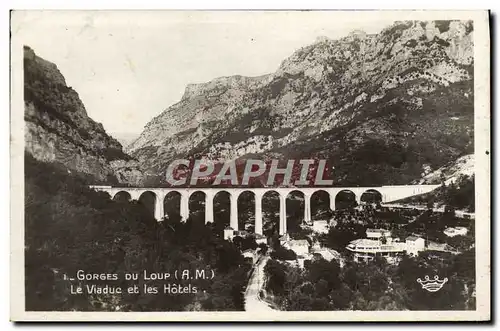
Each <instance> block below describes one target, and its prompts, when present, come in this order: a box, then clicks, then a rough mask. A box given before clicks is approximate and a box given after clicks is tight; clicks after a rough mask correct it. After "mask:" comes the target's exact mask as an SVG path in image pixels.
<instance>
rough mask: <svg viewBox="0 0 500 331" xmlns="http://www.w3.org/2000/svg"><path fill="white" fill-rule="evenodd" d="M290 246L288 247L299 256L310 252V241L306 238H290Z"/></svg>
mask: <svg viewBox="0 0 500 331" xmlns="http://www.w3.org/2000/svg"><path fill="white" fill-rule="evenodd" d="M288 247H289V248H288V249H291V250H292V251H294V252H295V254H297V256H305V255H307V254H309V243H308V242H307V240H305V239H300V240H290V241H289V242H288Z"/></svg>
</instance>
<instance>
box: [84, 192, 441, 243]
mask: <svg viewBox="0 0 500 331" xmlns="http://www.w3.org/2000/svg"><path fill="white" fill-rule="evenodd" d="M90 187H91V188H93V189H94V190H96V191H104V192H107V193H108V194H109V195H110V196H111V198H112V199H114V198H115V196H116V195H117V194H119V193H122V192H126V193H128V194H129V195H130V199H132V200H139V198H140V197H141V195H143V194H144V193H146V192H150V193H152V194H153V196H154V197H155V203H154V217H155V218H156V219H157V220H161V219H162V218H163V217H164V216H165V211H164V203H163V202H164V199H165V197H166V196H167V195H168V194H169V193H171V192H177V193H178V194H180V197H181V203H180V215H181V217H182V219H184V220H185V219H187V218H188V217H189V197H190V196H191V195H192V194H194V193H197V192H202V193H204V194H205V222H206V223H208V222H213V221H214V210H213V201H214V197H215V195H216V194H217V193H219V192H227V193H228V194H229V196H230V203H231V210H230V226H231V228H233V229H234V230H238V197H239V196H240V194H242V193H243V192H252V193H253V194H254V195H255V233H258V234H262V198H263V196H264V195H265V194H266V193H268V192H276V193H278V194H279V200H280V209H279V216H280V217H279V219H280V223H279V233H280V234H284V233H286V198H287V196H288V195H289V194H290V193H292V192H301V193H302V194H303V195H304V220H305V221H306V222H308V221H310V220H311V196H312V195H313V194H314V193H316V192H319V191H324V192H326V193H328V195H329V197H330V208H331V210H335V198H336V197H337V194H339V193H340V192H342V191H348V192H351V193H352V194H354V196H355V199H356V202H357V203H358V204H359V203H360V202H361V196H362V195H363V193H365V192H374V191H376V192H378V193H380V194H381V196H382V203H387V202H391V201H395V200H399V199H403V198H406V197H410V196H413V195H417V194H423V193H427V192H430V191H432V190H434V189H435V188H437V187H439V185H397V186H380V187H286V188H284V187H279V188H149V187H140V188H139V187H113V186H98V185H92V186H90Z"/></svg>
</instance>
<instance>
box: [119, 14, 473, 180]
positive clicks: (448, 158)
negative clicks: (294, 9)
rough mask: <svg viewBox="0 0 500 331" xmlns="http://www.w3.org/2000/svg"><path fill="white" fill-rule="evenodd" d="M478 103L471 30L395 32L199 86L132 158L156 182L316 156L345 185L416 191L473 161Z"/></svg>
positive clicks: (320, 44) (426, 25)
mask: <svg viewBox="0 0 500 331" xmlns="http://www.w3.org/2000/svg"><path fill="white" fill-rule="evenodd" d="M473 97H474V96H473V26H472V22H467V21H424V22H420V21H404V22H395V23H394V24H393V25H391V26H389V27H387V28H385V29H384V30H383V31H381V32H380V33H379V34H373V35H368V34H366V33H364V32H360V31H355V32H353V33H351V34H350V35H348V36H346V37H344V38H341V39H339V40H331V39H328V38H320V39H318V40H317V42H315V43H314V44H312V45H309V46H306V47H303V48H301V49H299V50H297V51H296V52H295V53H293V54H292V55H291V56H290V57H289V58H287V59H285V60H284V61H283V62H282V64H281V65H280V66H279V68H278V69H277V70H276V72H274V73H271V74H269V75H265V76H261V77H242V76H232V77H221V78H217V79H214V80H213V81H210V82H208V83H205V84H193V85H189V86H187V88H186V91H185V93H184V96H183V97H182V99H181V100H180V101H179V102H178V103H176V104H174V105H172V106H171V107H169V108H167V109H166V110H164V111H163V112H162V113H161V114H160V115H159V116H157V117H156V118H154V119H153V120H151V121H150V122H149V123H148V124H147V125H146V127H145V129H144V132H143V133H142V134H141V135H140V137H139V138H138V139H137V140H135V141H134V142H133V143H131V144H130V145H129V146H128V148H127V151H128V152H129V154H131V155H132V156H134V157H135V158H137V159H138V161H139V162H140V164H141V166H142V167H144V168H145V169H149V170H151V171H153V172H156V173H158V174H160V173H161V172H162V171H163V170H165V168H166V167H167V166H168V164H169V163H170V162H171V160H173V159H175V158H179V157H182V158H186V157H196V158H199V157H207V158H210V159H212V160H213V159H218V160H221V161H222V160H227V159H245V158H259V159H269V158H279V159H283V160H286V159H298V158H311V157H313V158H321V159H327V160H328V164H329V165H331V166H332V167H334V169H335V170H334V173H333V175H332V177H333V178H334V179H335V181H336V184H340V185H344V184H345V185H378V184H407V183H410V182H411V181H414V180H417V179H419V178H420V177H421V175H422V173H425V172H427V173H428V172H431V171H434V170H436V169H438V168H440V167H442V166H443V165H445V164H447V163H449V162H452V161H454V160H456V159H457V158H459V157H461V156H463V155H465V154H471V153H473V145H474V144H473V137H474V132H473V118H474V117H473V116H474V111H473Z"/></svg>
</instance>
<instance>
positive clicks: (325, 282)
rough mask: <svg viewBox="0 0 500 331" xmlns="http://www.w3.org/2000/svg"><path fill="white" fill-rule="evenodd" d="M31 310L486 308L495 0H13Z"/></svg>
mask: <svg viewBox="0 0 500 331" xmlns="http://www.w3.org/2000/svg"><path fill="white" fill-rule="evenodd" d="M11 35H12V39H11V49H10V51H11V86H12V94H11V98H12V100H11V106H12V108H11V149H12V154H11V169H12V176H11V207H12V208H11V242H12V244H11V291H10V293H11V319H12V320H13V321H352V322H355V321H488V320H490V319H491V312H490V309H491V297H490V293H491V288H490V287H491V284H490V238H491V236H490V43H489V16H488V12H487V11H97V10H96V11H22V10H18V11H16V10H15V11H12V12H11Z"/></svg>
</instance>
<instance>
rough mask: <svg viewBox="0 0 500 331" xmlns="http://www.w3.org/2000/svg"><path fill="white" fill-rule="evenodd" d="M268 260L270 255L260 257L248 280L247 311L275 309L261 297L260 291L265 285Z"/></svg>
mask: <svg viewBox="0 0 500 331" xmlns="http://www.w3.org/2000/svg"><path fill="white" fill-rule="evenodd" d="M267 260H269V257H268V256H263V257H260V258H259V260H258V261H257V263H256V264H255V266H254V270H253V272H252V275H251V276H250V279H249V280H248V285H247V289H246V291H245V311H251V312H266V311H267V312H271V311H275V310H274V309H273V308H271V307H270V306H269V305H268V304H267V303H266V302H265V301H263V300H261V299H260V297H259V292H260V290H261V289H262V286H264V267H265V266H266V263H267Z"/></svg>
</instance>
